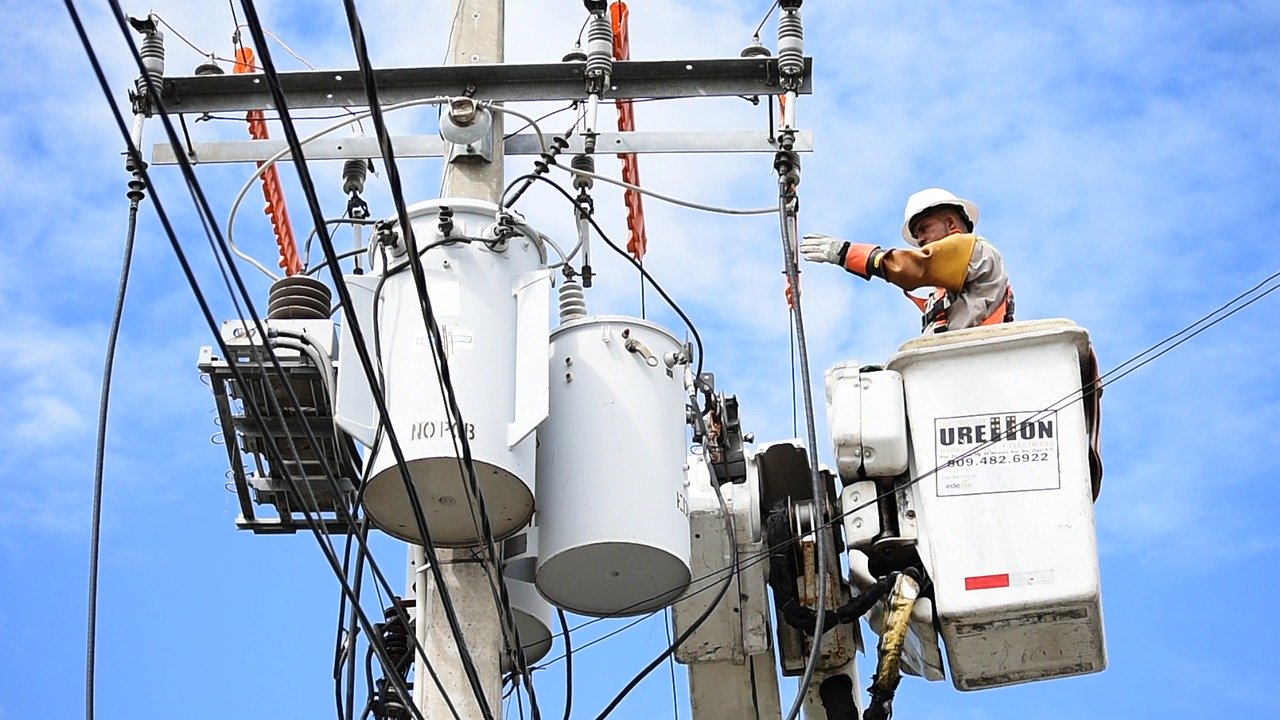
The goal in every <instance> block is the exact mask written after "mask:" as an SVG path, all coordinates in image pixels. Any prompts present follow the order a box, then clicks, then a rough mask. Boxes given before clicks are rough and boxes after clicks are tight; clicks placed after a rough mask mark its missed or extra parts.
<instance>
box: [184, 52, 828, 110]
mask: <svg viewBox="0 0 1280 720" xmlns="http://www.w3.org/2000/svg"><path fill="white" fill-rule="evenodd" d="M777 64H778V61H777V59H776V58H729V59H712V60H706V59H703V60H656V61H655V60H643V61H640V60H628V61H622V62H615V63H614V64H613V72H612V75H611V77H610V84H609V86H608V87H607V88H605V90H604V92H603V93H602V96H601V98H600V99H601V100H634V99H638V98H678V97H713V96H729V95H776V94H779V93H781V92H782V89H781V88H780V87H779V86H778V81H777V78H778V77H779V75H778V70H777ZM585 68H586V63H584V62H562V63H542V64H529V65H505V64H479V63H478V64H474V65H445V66H439V67H419V68H386V69H381V70H374V71H373V72H374V78H375V80H376V81H377V84H378V99H379V100H380V101H381V102H382V103H383V104H384V105H391V104H394V103H399V102H404V101H406V100H418V99H421V98H429V97H435V96H437V95H439V96H452V95H463V94H465V93H467V92H468V90H469V89H470V88H474V90H475V92H474V93H473V94H472V95H471V96H472V97H475V98H476V99H477V100H494V101H499V102H514V101H535V100H552V101H556V100H558V101H569V100H583V101H585V100H586V99H587V92H586V85H585V80H584V78H583V72H584V70H585ZM812 72H813V59H812V58H805V62H804V72H803V74H802V75H801V84H800V90H799V92H800V93H802V94H804V93H811V92H813V87H812ZM279 77H280V86H281V88H282V89H283V90H284V94H285V101H286V102H287V103H288V104H289V107H290V109H293V110H299V109H303V108H331V107H343V106H348V107H364V106H367V105H368V102H369V99H368V97H366V95H365V91H364V83H363V82H362V81H361V78H360V73H359V71H357V70H355V69H352V70H338V71H334V70H320V71H306V72H285V73H280V74H279ZM160 97H161V101H162V102H163V103H164V105H165V108H166V109H167V110H168V111H169V112H183V113H185V112H196V113H216V112H229V111H235V110H266V109H270V108H272V107H274V105H273V103H272V101H271V95H270V93H269V92H268V90H267V84H266V82H265V81H264V80H263V77H262V75H260V74H246V75H204V76H190V77H167V78H165V79H164V82H163V84H162V85H161V91H160Z"/></svg>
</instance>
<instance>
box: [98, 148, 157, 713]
mask: <svg viewBox="0 0 1280 720" xmlns="http://www.w3.org/2000/svg"><path fill="white" fill-rule="evenodd" d="M130 157H131V158H132V159H131V161H130V164H131V165H132V166H133V167H134V171H133V177H132V179H131V180H129V192H128V193H127V194H126V197H128V198H129V220H128V223H127V229H126V230H125V239H124V252H123V259H122V261H121V267H120V282H119V285H118V286H117V288H116V303H115V308H114V309H113V310H112V313H111V329H110V330H109V331H108V332H107V351H106V358H105V359H104V360H103V367H102V389H101V392H100V394H99V396H98V439H97V443H96V445H95V448H94V455H93V509H92V519H91V521H90V522H91V524H90V527H89V617H88V622H87V624H86V629H85V645H86V648H85V672H84V677H85V693H84V698H85V700H84V702H85V705H84V714H85V720H93V714H94V691H95V689H96V688H95V668H96V667H97V636H98V568H99V560H100V553H99V550H100V548H101V544H102V542H101V541H102V488H103V484H104V483H103V478H104V475H105V466H106V456H107V417H108V407H109V406H110V403H111V377H112V373H113V370H114V368H115V360H116V343H117V341H118V340H119V338H120V324H121V321H122V319H123V318H124V298H125V294H126V293H127V292H128V289H129V271H130V269H132V267H133V245H134V239H135V238H136V236H137V230H138V206H139V205H140V204H141V203H142V200H143V198H144V197H146V189H147V184H146V182H145V181H144V180H143V178H142V175H141V164H142V158H140V157H137V156H134V155H131V156H130Z"/></svg>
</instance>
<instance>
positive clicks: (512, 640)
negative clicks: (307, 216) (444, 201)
mask: <svg viewBox="0 0 1280 720" xmlns="http://www.w3.org/2000/svg"><path fill="white" fill-rule="evenodd" d="M245 2H246V3H251V2H252V0H245ZM343 7H344V9H345V10H346V15H347V23H348V25H349V27H350V31H351V40H352V45H353V46H354V48H355V52H356V60H357V62H358V64H359V66H360V74H361V77H362V79H363V80H364V86H365V93H366V95H367V97H368V100H369V103H368V104H369V109H370V112H371V116H370V119H371V121H372V122H373V125H374V129H375V131H376V133H377V137H378V143H379V146H380V148H381V150H382V157H383V161H384V163H385V165H386V171H387V181H388V184H389V186H390V188H391V195H392V200H393V201H394V203H395V206H396V214H397V217H398V218H399V221H400V230H401V232H402V233H403V236H404V241H405V245H406V247H407V248H408V250H409V252H410V256H411V257H415V256H416V255H417V246H416V240H415V238H414V233H413V228H412V226H411V225H410V224H409V214H408V209H407V207H406V205H405V202H404V193H403V190H402V186H401V183H400V173H399V169H398V167H397V166H396V159H395V152H394V150H393V149H392V146H391V138H390V135H389V133H388V132H387V128H386V123H385V121H384V118H383V116H382V107H381V105H380V103H379V101H378V88H377V79H376V77H375V75H374V73H373V68H372V64H371V62H370V60H369V52H368V47H367V45H366V43H365V38H364V30H363V27H362V26H361V23H360V18H359V13H358V12H357V10H356V7H355V2H354V0H344V2H343ZM247 9H248V4H246V11H247ZM277 104H278V105H279V103H277ZM277 109H279V110H283V108H279V107H278V108H277ZM321 234H322V235H326V234H327V233H326V232H324V231H322V232H321ZM410 270H411V273H412V275H413V279H414V285H415V287H416V288H417V291H418V300H419V305H420V310H421V311H422V316H423V324H424V326H425V328H426V331H427V334H428V337H429V339H430V341H431V344H432V350H433V352H432V359H433V361H434V365H435V368H436V374H437V380H438V381H439V383H440V385H441V390H442V392H443V395H444V399H445V402H446V405H447V407H448V409H449V411H450V416H451V418H452V420H453V428H452V430H451V433H450V434H451V435H452V437H453V440H454V443H455V447H457V445H459V444H460V445H461V465H462V466H463V467H462V468H461V469H463V470H464V471H465V477H466V480H467V486H468V504H469V506H470V507H471V509H472V513H473V519H474V517H475V511H476V510H478V511H479V523H480V527H479V528H478V529H479V530H480V534H481V536H482V538H483V540H484V543H485V545H486V547H487V549H488V552H489V559H490V562H496V560H497V557H498V552H497V546H496V542H495V539H494V536H493V531H492V528H491V526H490V521H489V515H488V512H487V509H486V508H485V502H484V496H483V494H482V493H481V492H480V488H479V481H478V479H477V477H476V472H475V463H474V461H473V459H472V455H471V446H470V442H469V441H468V439H467V436H466V433H462V432H458V429H461V428H464V427H466V424H465V422H464V421H463V418H462V411H461V409H460V408H459V406H458V402H457V397H456V395H455V393H454V389H453V382H452V379H451V377H450V374H449V364H448V360H447V355H446V353H445V348H444V345H443V338H441V336H440V335H441V334H440V332H439V326H438V325H437V324H436V322H435V315H434V312H433V310H432V307H431V301H430V298H429V296H428V293H427V285H426V276H425V273H424V272H423V269H422V267H421V265H420V264H419V263H416V262H415V263H413V264H412V265H411V267H410ZM397 460H398V462H403V460H401V459H399V458H397ZM405 480H406V483H405V484H406V487H408V488H411V486H412V483H410V482H408V478H407V477H406V478H405ZM410 498H411V502H412V503H413V504H414V510H415V515H419V516H420V515H421V510H420V508H418V507H417V498H416V493H414V494H411V495H410ZM419 529H420V531H421V532H422V534H423V540H424V545H425V546H426V547H428V548H429V550H430V552H431V555H430V557H431V558H432V562H431V568H432V572H433V573H434V574H436V575H437V576H438V577H437V581H438V584H439V592H440V594H441V601H442V605H443V606H444V610H445V615H446V617H447V618H448V619H449V621H450V625H451V627H453V628H454V636H455V639H456V640H457V648H458V653H459V656H460V659H461V660H462V665H463V669H464V672H465V673H466V675H467V678H468V681H469V682H470V684H471V686H472V690H473V691H474V692H475V694H476V700H477V703H478V705H479V707H480V709H481V712H482V713H483V714H484V716H485V717H486V718H492V716H493V711H492V709H491V708H490V707H489V702H488V698H487V697H485V695H484V691H483V685H482V684H481V682H480V678H479V676H478V673H477V672H476V669H475V663H474V661H473V660H472V659H471V656H470V652H469V651H468V649H467V647H466V643H465V640H464V638H463V636H462V634H461V632H460V628H459V626H458V622H457V615H456V611H455V609H454V608H453V604H452V601H451V599H450V597H449V593H448V589H447V587H446V586H445V583H444V582H443V577H442V576H440V570H439V568H438V564H439V563H438V562H437V561H436V556H435V552H434V547H433V544H432V543H431V540H430V534H429V532H428V530H427V527H426V523H425V521H424V522H421V523H419ZM486 572H491V568H490V567H489V566H488V564H486ZM490 577H491V588H492V587H493V586H494V585H496V590H497V591H498V595H499V597H498V598H497V600H498V603H497V604H498V605H499V607H498V608H497V609H498V611H499V614H500V615H501V616H502V635H503V638H504V640H505V641H506V642H507V643H508V644H509V646H510V647H512V648H514V651H515V655H516V659H517V664H518V665H519V669H520V670H521V672H522V674H523V676H524V678H525V682H526V689H527V690H528V692H529V695H530V698H529V700H530V704H531V705H532V708H533V716H534V720H540V713H539V709H538V704H537V698H536V696H535V694H534V690H533V685H532V683H531V682H529V680H528V663H527V662H526V661H525V659H524V647H523V646H522V644H521V643H520V642H519V636H518V631H517V630H516V629H515V628H516V624H515V619H514V616H513V615H512V612H511V605H510V600H509V598H508V597H507V594H506V585H505V583H501V582H496V583H494V582H493V581H492V576H490ZM513 635H514V637H513Z"/></svg>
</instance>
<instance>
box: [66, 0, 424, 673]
mask: <svg viewBox="0 0 1280 720" xmlns="http://www.w3.org/2000/svg"><path fill="white" fill-rule="evenodd" d="M65 5H66V7H67V9H68V12H69V13H70V15H71V17H72V20H73V23H74V24H75V25H76V28H77V34H78V35H79V37H80V39H81V43H82V45H83V46H84V49H85V51H86V54H87V55H88V57H89V60H90V63H91V65H92V66H93V69H94V72H95V75H96V76H97V78H98V81H99V85H100V87H101V89H102V91H103V94H104V96H105V97H106V98H107V100H108V103H109V105H110V106H111V109H112V113H113V115H114V116H115V119H116V122H117V125H118V127H119V129H120V131H121V134H122V135H123V136H124V137H125V139H126V141H127V142H128V144H129V150H130V152H131V153H134V154H135V155H137V154H138V153H139V152H140V151H139V149H138V148H137V147H136V146H135V145H134V143H133V140H132V137H131V135H130V133H129V130H128V128H127V126H126V124H125V122H124V119H123V116H122V115H121V114H120V112H119V110H118V108H116V106H115V104H114V103H113V102H111V98H112V96H111V90H110V87H109V85H108V83H107V81H106V77H105V74H104V72H103V70H102V68H101V64H100V63H99V62H98V58H97V53H96V51H94V49H93V47H92V43H91V42H90V41H89V39H88V35H87V33H86V32H85V30H84V27H83V23H82V22H81V21H80V17H79V13H78V12H77V11H76V9H75V6H74V3H73V2H71V0H65ZM111 6H112V10H113V13H114V15H115V17H116V20H117V24H118V25H119V27H120V30H121V33H122V35H123V36H124V38H125V41H126V43H127V45H128V46H129V47H130V49H131V51H132V53H133V56H134V60H135V63H136V64H137V66H138V68H139V70H140V72H142V73H144V74H145V67H144V66H143V63H142V59H141V56H140V55H139V51H138V48H137V45H136V44H135V43H134V41H133V38H132V36H131V35H130V33H129V28H128V26H127V24H126V22H125V17H124V14H123V12H122V10H121V9H120V7H119V4H118V2H115V0H112V2H111ZM149 95H150V97H151V100H152V101H153V103H154V104H155V106H156V107H157V108H158V110H159V114H160V117H161V120H162V121H163V124H164V127H165V130H166V132H167V134H168V136H169V139H170V142H171V143H172V144H174V146H175V147H177V146H178V142H179V141H178V138H177V134H176V132H175V130H174V127H173V125H172V122H171V121H170V119H169V117H168V115H167V113H166V112H165V109H164V106H163V103H161V102H160V100H159V97H158V96H157V95H156V94H155V93H154V92H153V91H150V90H149ZM180 165H181V166H182V170H183V178H184V181H185V182H187V185H188V188H189V190H191V192H192V196H193V201H195V202H196V204H197V208H198V209H200V210H201V211H202V212H201V213H199V215H200V219H201V222H202V225H203V226H204V229H205V232H206V234H207V235H208V236H209V240H210V243H211V245H213V246H214V247H215V250H216V248H217V247H218V242H219V241H221V238H220V237H217V238H215V236H216V235H217V227H216V224H214V223H212V222H211V217H212V214H211V212H210V210H209V207H208V203H207V201H206V200H205V199H204V196H203V192H202V191H201V189H200V187H199V182H198V181H197V180H196V179H195V177H194V174H193V171H192V169H191V167H190V165H189V163H186V162H184V161H180ZM140 172H141V175H142V177H143V181H144V182H147V183H148V184H150V182H149V178H148V177H147V174H146V170H145V168H143V169H141V171H140ZM152 198H153V201H154V205H155V207H156V211H157V215H158V216H159V218H160V220H161V224H162V226H163V227H164V230H165V233H166V235H167V236H168V238H169V240H170V245H171V247H172V248H173V249H174V251H175V255H176V257H177V258H178V260H179V264H180V266H181V267H182V269H183V272H184V275H185V277H186V278H187V280H188V284H190V285H191V288H192V290H193V292H194V293H195V296H196V299H197V302H198V304H199V305H200V307H201V310H202V314H203V315H204V317H205V320H206V323H207V324H208V325H209V328H210V330H211V332H212V333H213V335H214V337H215V338H216V339H217V342H218V344H219V345H220V349H221V350H222V351H223V353H224V354H225V355H227V356H230V353H229V352H227V348H226V347H225V344H224V343H223V342H222V341H221V339H220V335H219V333H218V327H217V324H216V322H215V321H214V319H213V315H212V312H211V311H210V309H209V307H208V304H207V302H206V301H205V300H204V297H203V293H202V292H201V291H200V288H199V283H198V282H197V281H196V280H195V276H194V274H193V273H192V271H191V267H190V264H189V263H188V262H187V260H186V254H185V251H183V250H182V247H181V244H180V243H178V241H177V236H176V233H175V232H174V230H173V227H172V225H171V224H170V222H169V219H168V215H167V213H166V212H165V211H164V208H163V204H162V203H161V201H160V198H159V196H158V195H157V194H156V192H155V189H154V187H152ZM219 267H220V268H222V270H223V275H224V280H226V282H227V283H228V290H230V289H231V288H230V282H231V280H230V278H228V277H227V275H226V274H227V270H228V269H229V270H230V272H231V274H232V275H233V276H235V279H236V282H237V284H238V285H239V287H240V291H241V294H242V295H244V297H245V299H246V300H248V294H247V292H246V291H245V290H244V287H243V283H242V282H241V281H240V279H239V276H238V274H237V273H236V271H235V268H234V266H226V265H223V264H222V263H219ZM232 299H233V301H235V302H236V304H237V308H238V307H239V301H238V300H237V299H236V294H235V292H232ZM249 309H250V312H251V314H253V315H254V320H255V323H256V324H257V326H258V327H259V328H260V327H261V321H260V320H259V319H258V317H257V315H256V312H254V311H253V309H252V303H251V302H250V305H249ZM245 322H246V326H247V321H245ZM272 360H273V364H274V367H275V370H276V372H277V373H282V372H283V371H282V370H281V368H280V366H279V363H278V361H276V360H275V358H274V356H273V357H272ZM231 371H232V374H233V375H234V376H235V377H236V380H237V382H240V383H241V384H243V382H244V380H243V378H242V377H240V374H239V371H238V369H236V368H235V367H234V366H232V368H231ZM281 377H282V378H283V375H281ZM285 387H286V390H288V394H289V395H290V399H291V400H292V402H293V403H294V405H295V407H300V406H299V405H298V401H297V397H296V395H294V394H293V392H292V389H291V388H290V387H289V386H288V384H287V383H286V384H285ZM273 400H274V398H273ZM248 409H249V411H250V414H251V415H252V416H253V420H254V421H255V423H256V424H258V425H259V426H260V427H264V426H263V425H262V423H263V418H262V417H261V416H260V415H259V414H258V413H257V410H256V408H253V407H252V406H249V407H248ZM308 434H309V431H308ZM267 440H268V444H270V445H271V446H272V447H273V449H274V445H275V443H274V440H273V439H272V438H270V437H269V436H268V437H267ZM289 440H290V446H291V448H292V449H293V451H294V457H297V450H296V447H293V443H292V438H289ZM311 441H312V442H314V438H311ZM322 464H325V465H327V463H325V462H324V461H323V458H322ZM326 477H327V478H328V479H329V480H330V481H331V482H333V481H334V479H333V476H332V472H331V471H329V470H328V468H327V467H326ZM285 481H286V483H287V484H288V485H289V486H290V487H291V489H292V490H293V492H294V493H295V494H298V493H297V487H296V485H295V484H294V483H293V480H292V478H290V477H289V476H288V475H286V476H285ZM298 495H299V497H304V496H302V495H301V494H298ZM304 520H305V521H306V523H307V525H308V527H309V528H310V529H311V531H312V532H313V534H315V535H316V538H317V541H318V542H320V545H321V549H322V550H324V551H326V553H325V554H326V557H327V558H328V559H329V560H330V563H331V566H332V567H333V568H334V569H335V572H336V571H337V567H338V566H337V563H336V558H334V557H333V556H332V548H331V547H329V546H327V545H326V544H325V542H324V541H323V537H322V530H321V529H318V528H317V526H316V523H315V522H314V520H313V519H312V518H311V516H310V515H304ZM365 550H366V552H367V548H365ZM370 560H372V557H371V558H370ZM371 564H372V563H371ZM339 577H340V581H341V582H343V584H344V591H349V590H350V588H349V587H346V586H345V578H344V577H342V576H341V575H339ZM357 609H358V603H357ZM359 614H360V616H361V620H362V622H363V623H365V624H366V625H368V618H367V616H364V615H363V612H362V611H361V612H360V613H359ZM378 650H379V655H380V657H382V656H385V649H384V648H378ZM427 670H428V672H429V673H430V674H432V675H433V677H434V672H433V671H432V669H431V668H430V667H429V666H428V667H427ZM437 682H438V681H437Z"/></svg>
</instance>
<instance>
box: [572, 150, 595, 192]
mask: <svg viewBox="0 0 1280 720" xmlns="http://www.w3.org/2000/svg"><path fill="white" fill-rule="evenodd" d="M569 167H571V168H573V169H574V170H581V171H583V172H589V173H594V172H595V171H596V159H595V158H594V157H592V156H590V155H574V156H573V159H572V160H570V161H569ZM593 185H594V180H593V179H592V178H591V177H589V176H587V175H579V174H577V173H574V175H573V187H574V188H575V189H578V190H590V189H591V188H592V186H593Z"/></svg>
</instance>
